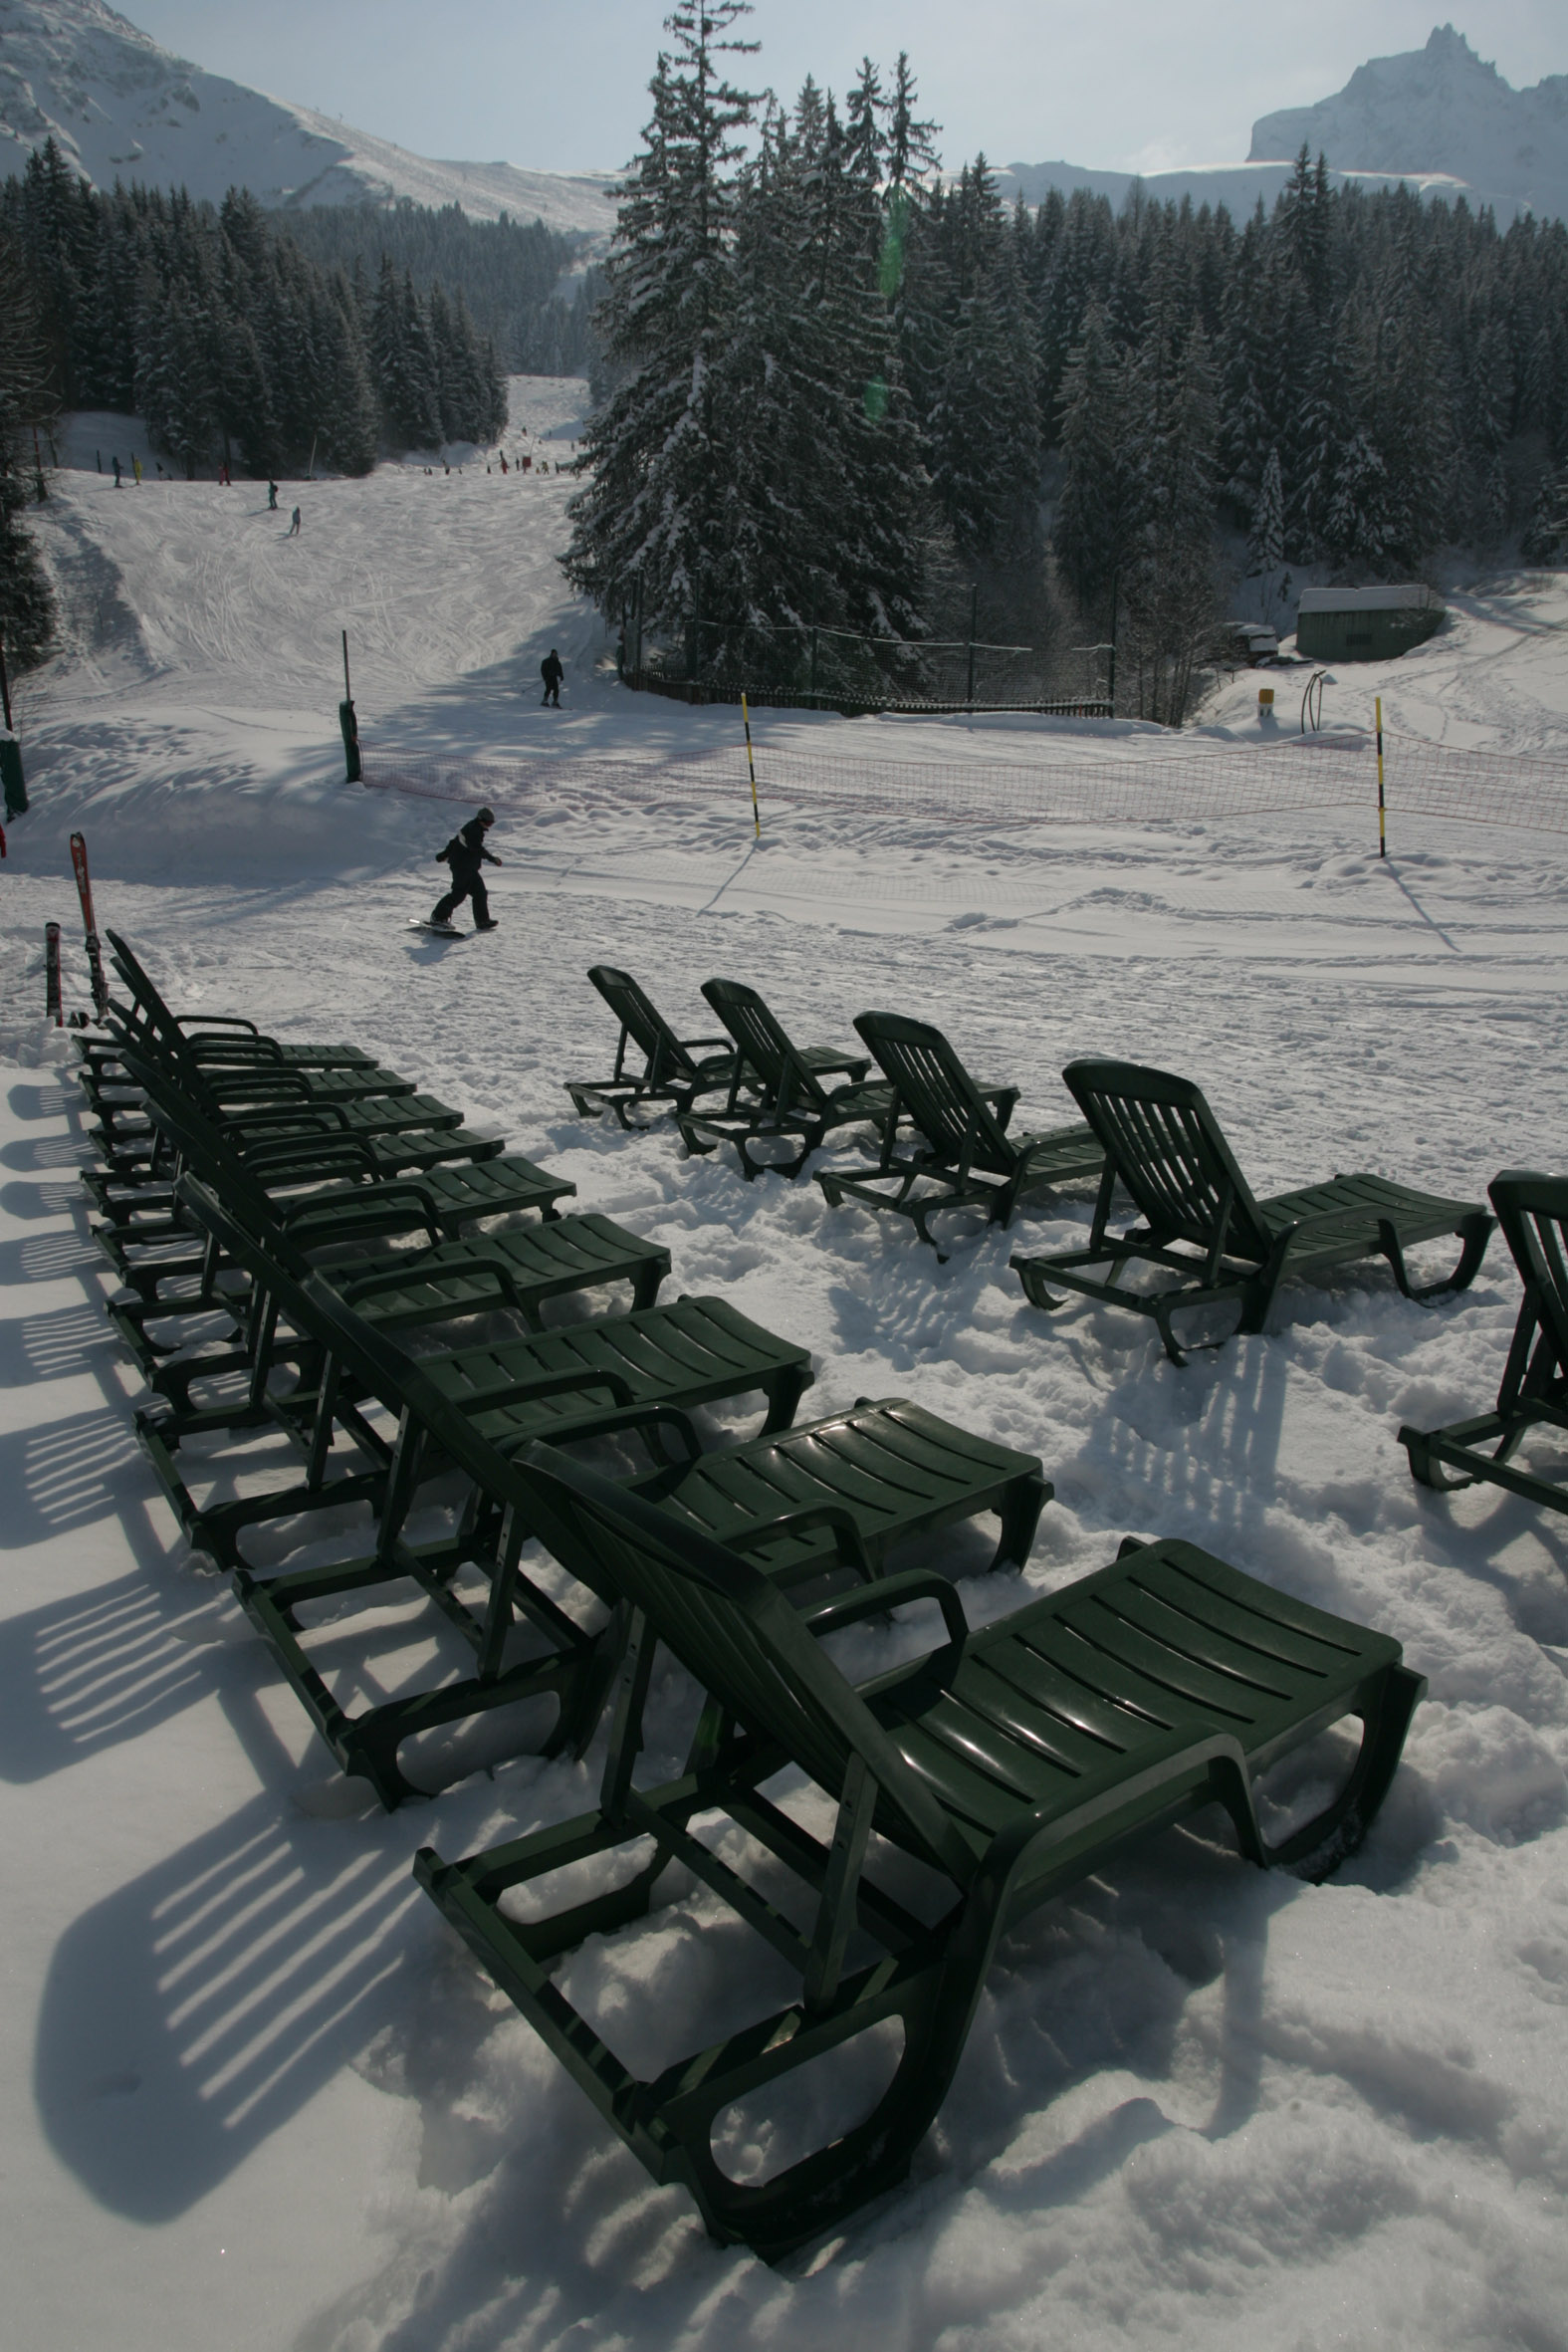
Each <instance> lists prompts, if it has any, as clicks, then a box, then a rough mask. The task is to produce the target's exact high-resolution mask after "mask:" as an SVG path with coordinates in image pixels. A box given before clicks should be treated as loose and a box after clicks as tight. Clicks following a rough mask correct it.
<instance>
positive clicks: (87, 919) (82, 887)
mask: <svg viewBox="0 0 1568 2352" xmlns="http://www.w3.org/2000/svg"><path fill="white" fill-rule="evenodd" d="M71 864H72V867H73V870H74V871H75V873H76V877H77V896H78V897H79V898H80V899H81V901H82V927H83V929H84V930H85V931H86V933H87V958H88V972H89V974H90V976H91V978H92V982H93V1010H94V1012H95V1013H96V1014H97V1016H98V1018H99V1020H100V1021H102V1020H103V1018H104V1016H105V1014H106V1013H107V1012H108V1011H109V985H108V983H107V981H106V980H105V978H104V951H103V949H102V948H101V947H100V946H99V943H98V923H97V921H96V919H95V917H94V913H93V879H92V876H91V875H90V874H89V872H88V853H87V842H86V840H85V839H84V838H83V836H82V834H81V833H73V834H72V836H71ZM44 1005H45V1018H46V1020H52V1021H53V1022H54V1024H55V1027H56V1028H57V1029H61V1028H63V1027H64V1025H65V1018H66V1016H65V1007H64V1003H63V1000H62V997H61V991H60V925H59V924H58V923H46V924H45V925H44Z"/></svg>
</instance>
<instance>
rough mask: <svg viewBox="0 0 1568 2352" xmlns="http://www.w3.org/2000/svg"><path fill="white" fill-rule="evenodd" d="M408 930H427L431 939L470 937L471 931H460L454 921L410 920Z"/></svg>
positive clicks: (471, 935) (471, 936)
mask: <svg viewBox="0 0 1568 2352" xmlns="http://www.w3.org/2000/svg"><path fill="white" fill-rule="evenodd" d="M408 928H409V930H410V931H428V932H429V934H430V936H431V938H432V939H472V938H473V936H474V934H473V933H472V931H460V930H459V929H458V927H457V925H456V924H455V923H432V922H430V921H429V920H428V919H426V920H425V921H423V922H412V923H410V924H409V926H408Z"/></svg>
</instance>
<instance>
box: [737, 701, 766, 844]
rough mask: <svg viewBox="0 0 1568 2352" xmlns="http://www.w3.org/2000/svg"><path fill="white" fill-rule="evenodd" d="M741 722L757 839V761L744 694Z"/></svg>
mask: <svg viewBox="0 0 1568 2352" xmlns="http://www.w3.org/2000/svg"><path fill="white" fill-rule="evenodd" d="M741 724H742V726H743V727H744V728H745V729H746V765H747V768H748V769H749V771H750V773H751V779H752V824H753V827H754V828H755V830H756V833H757V838H758V839H759V840H761V839H762V837H763V821H762V817H761V815H760V814H759V812H758V807H757V762H756V761H755V760H754V759H753V757H752V714H751V712H750V711H749V710H748V709H747V707H746V696H745V695H744V694H743V695H742V696H741Z"/></svg>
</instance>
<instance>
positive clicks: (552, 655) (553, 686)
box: [539, 645, 566, 710]
mask: <svg viewBox="0 0 1568 2352" xmlns="http://www.w3.org/2000/svg"><path fill="white" fill-rule="evenodd" d="M539 674H540V676H541V677H542V678H543V679H544V681H545V701H546V702H547V703H554V704H555V706H556V708H557V710H560V681H561V679H562V678H563V677H564V676H565V674H566V673H565V671H564V669H562V667H561V663H560V654H559V653H558V652H557V651H556V648H555V646H554V645H552V647H551V649H550V651H549V652H548V653H547V654H546V656H545V658H544V660H543V661H542V662H541V663H540V665H539Z"/></svg>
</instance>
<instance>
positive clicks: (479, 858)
mask: <svg viewBox="0 0 1568 2352" xmlns="http://www.w3.org/2000/svg"><path fill="white" fill-rule="evenodd" d="M495 822H496V813H495V811H494V809H481V810H480V812H479V815H478V816H477V817H471V818H470V819H469V821H468V823H467V824H465V825H464V826H463V827H462V829H461V831H459V832H455V833H454V834H453V835H452V838H451V839H450V840H449V841H448V843H447V845H446V847H445V848H444V849H442V850H440V851H439V852H438V853H437V856H436V863H437V865H449V866H450V867H451V868H452V887H451V889H450V890H449V891H448V892H447V894H446V896H445V897H444V898H438V899H437V900H436V903H435V905H434V906H433V907H432V908H431V910H430V920H431V922H432V923H434V924H438V925H439V924H446V925H450V923H451V921H452V916H453V913H454V912H455V910H456V909H457V908H458V907H460V906H461V905H462V903H463V901H464V899H465V898H472V900H473V902H474V929H475V930H476V931H493V930H494V929H495V928H496V926H495V924H494V923H493V922H492V920H491V916H490V900H489V897H488V896H487V894H486V891H485V885H484V880H483V878H482V876H481V873H480V868H481V866H486V865H499V864H500V863H501V860H500V858H499V857H495V856H492V854H491V852H490V851H489V850H488V849H487V848H486V847H485V835H486V833H487V832H489V830H490V828H491V826H492V825H493V824H494V823H495Z"/></svg>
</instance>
